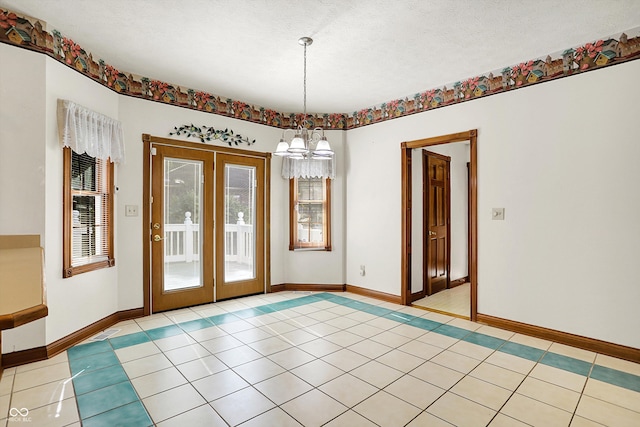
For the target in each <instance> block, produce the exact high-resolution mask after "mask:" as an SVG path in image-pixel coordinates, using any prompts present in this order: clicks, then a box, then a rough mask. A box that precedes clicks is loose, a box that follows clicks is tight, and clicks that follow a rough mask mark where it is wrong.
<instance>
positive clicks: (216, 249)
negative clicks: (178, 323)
mask: <svg viewBox="0 0 640 427" xmlns="http://www.w3.org/2000/svg"><path fill="white" fill-rule="evenodd" d="M150 154H151V161H150V170H151V171H150V175H151V178H150V183H151V189H150V196H151V198H150V206H151V207H150V227H151V229H150V245H151V250H150V252H151V257H150V258H151V267H150V275H151V278H150V281H151V292H150V294H151V309H152V311H153V312H157V311H164V310H170V309H175V308H180V307H187V306H192V305H197V304H203V303H209V302H213V301H216V300H221V299H226V298H232V297H236V296H242V295H250V294H255V293H260V292H263V291H264V289H265V273H264V268H265V262H264V259H265V244H264V232H265V194H264V193H265V186H264V183H265V161H266V160H265V159H264V158H259V157H248V156H242V155H236V154H228V153H219V152H213V151H205V150H202V149H195V148H187V147H183V146H171V145H164V144H151V149H150Z"/></svg>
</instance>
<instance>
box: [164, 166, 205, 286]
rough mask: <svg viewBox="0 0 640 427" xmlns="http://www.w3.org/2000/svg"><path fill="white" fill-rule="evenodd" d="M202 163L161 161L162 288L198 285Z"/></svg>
mask: <svg viewBox="0 0 640 427" xmlns="http://www.w3.org/2000/svg"><path fill="white" fill-rule="evenodd" d="M202 184H203V175H202V162H201V161H199V160H184V159H172V158H165V160H164V290H165V291H173V290H178V289H185V288H194V287H201V286H202V282H203V280H202V262H201V261H202V260H201V254H202V240H201V238H200V236H202V235H203V232H202V223H203V221H201V218H202Z"/></svg>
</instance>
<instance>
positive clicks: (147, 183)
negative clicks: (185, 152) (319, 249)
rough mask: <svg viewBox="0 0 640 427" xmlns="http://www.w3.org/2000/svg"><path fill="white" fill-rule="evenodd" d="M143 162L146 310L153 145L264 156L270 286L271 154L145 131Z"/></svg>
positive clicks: (147, 309)
mask: <svg viewBox="0 0 640 427" xmlns="http://www.w3.org/2000/svg"><path fill="white" fill-rule="evenodd" d="M142 143H143V161H142V162H143V164H142V175H143V176H142V181H143V183H142V206H143V208H142V295H143V297H142V298H143V313H144V315H145V316H148V315H150V314H151V232H152V231H153V230H152V228H151V145H152V144H159V145H168V146H171V147H182V148H190V149H194V150H204V151H211V152H217V153H227V154H236V155H241V156H249V157H258V158H263V159H265V188H264V191H265V194H264V198H265V201H264V209H265V212H264V214H265V227H264V234H265V235H264V240H265V242H264V250H265V253H264V258H265V259H264V265H265V267H264V268H265V277H264V282H265V290H266V291H267V292H270V289H271V274H270V271H271V227H270V223H271V153H263V152H260V151H250V150H242V149H237V148H228V147H220V146H215V145H210V144H202V143H194V142H188V141H181V140H177V139H172V138H163V137H159V136H153V135H150V134H147V133H143V134H142Z"/></svg>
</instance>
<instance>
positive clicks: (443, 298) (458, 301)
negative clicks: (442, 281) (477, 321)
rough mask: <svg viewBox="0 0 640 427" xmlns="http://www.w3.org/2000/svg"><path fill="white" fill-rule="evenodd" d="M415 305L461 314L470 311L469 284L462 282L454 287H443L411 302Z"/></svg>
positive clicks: (466, 313)
mask: <svg viewBox="0 0 640 427" xmlns="http://www.w3.org/2000/svg"><path fill="white" fill-rule="evenodd" d="M412 304H413V305H415V306H418V307H423V308H427V309H429V310H436V311H440V312H443V313H451V314H455V315H457V316H463V317H466V318H467V319H468V318H469V314H470V313H471V284H470V283H468V282H467V283H463V284H462V285H459V286H456V287H455V288H451V289H445V290H442V291H440V292H436V293H435V294H433V295H431V296H428V297H424V298H421V299H419V300H416V301H414V302H413V303H412Z"/></svg>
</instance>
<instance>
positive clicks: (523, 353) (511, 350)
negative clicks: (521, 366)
mask: <svg viewBox="0 0 640 427" xmlns="http://www.w3.org/2000/svg"><path fill="white" fill-rule="evenodd" d="M498 351H501V352H503V353H507V354H510V355H512V356H516V357H521V358H523V359H527V360H531V361H532V362H537V361H538V360H540V358H541V357H542V356H543V355H544V353H545V352H544V350H540V349H539V348H535V347H530V346H528V345H524V344H518V343H516V342H510V341H507V342H506V343H504V345H503V346H502V347H500V348H499V349H498Z"/></svg>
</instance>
